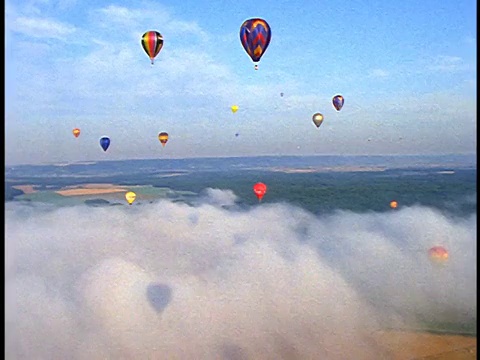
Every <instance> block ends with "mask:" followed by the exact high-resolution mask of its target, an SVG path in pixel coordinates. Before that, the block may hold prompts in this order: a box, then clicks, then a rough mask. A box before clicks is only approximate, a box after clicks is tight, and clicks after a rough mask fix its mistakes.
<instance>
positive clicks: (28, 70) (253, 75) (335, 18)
mask: <svg viewBox="0 0 480 360" xmlns="http://www.w3.org/2000/svg"><path fill="white" fill-rule="evenodd" d="M299 4H301V5H299ZM5 16H6V34H5V40H6V47H5V49H6V68H5V71H6V84H5V88H6V95H5V98H6V114H5V124H6V125H5V126H6V163H7V164H18V163H49V162H64V161H78V160H80V161H81V160H107V159H115V160H116V159H128V158H156V157H159V158H160V157H167V158H178V157H191V156H241V155H257V154H258V155H267V154H272V155H283V154H309V155H311V154H318V155H321V154H423V153H428V154H431V153H474V152H475V151H476V135H475V134H476V41H477V40H476V2H475V1H474V0H459V1H454V2H450V1H447V2H438V1H434V0H426V1H420V2H419V1H414V0H406V1H402V2H398V1H396V2H388V1H387V2H378V1H348V2H343V3H341V2H340V3H331V2H330V3H326V2H318V1H316V0H311V1H302V2H301V3H299V2H293V1H291V2H287V1H265V2H257V1H255V2H253V1H223V0H216V1H215V0H211V1H210V0H208V1H207V0H204V1H200V0H195V1H193V0H185V1H171V0H168V1H151V2H149V1H111V2H96V1H75V0H64V1H54V0H32V1H11V0H10V1H7V2H6V15H5ZM251 17H262V18H264V19H265V20H267V22H268V23H269V24H270V26H271V28H272V40H271V42H270V46H269V47H268V49H267V50H266V52H265V55H264V56H263V58H262V60H261V61H260V64H259V70H258V71H255V70H254V68H253V63H252V61H251V60H250V58H249V57H248V56H247V54H246V52H245V51H244V49H243V47H242V45H241V43H240V40H239V35H238V33H239V28H240V25H241V24H242V22H243V21H244V20H246V19H247V18H251ZM148 30H157V31H159V32H160V33H161V34H162V35H163V37H164V40H165V42H164V47H163V49H162V51H161V52H160V54H159V55H158V56H157V58H156V61H155V65H154V66H152V65H151V64H150V61H149V59H148V56H147V55H146V54H145V52H144V50H143V49H142V46H141V44H140V39H141V36H142V34H143V33H144V32H145V31H148ZM281 92H283V93H284V96H283V97H281V96H280V93H281ZM336 94H342V95H344V97H345V105H344V108H343V109H342V110H341V112H339V113H337V112H336V111H335V110H334V108H333V106H332V104H331V99H332V97H333V96H334V95H336ZM233 104H236V105H238V106H239V108H240V109H239V111H238V112H237V113H236V114H233V113H232V112H231V111H230V106H231V105H233ZM315 112H321V113H323V114H324V115H325V121H324V123H323V124H322V125H321V127H320V128H319V129H317V128H316V127H315V126H314V125H313V123H312V120H311V118H312V115H313V114H314V113H315ZM74 127H79V128H80V129H81V131H82V133H81V135H80V137H79V138H78V139H75V138H74V137H73V135H72V132H71V131H72V129H73V128H74ZM160 131H167V132H168V133H169V134H170V140H169V142H168V144H167V146H166V147H165V148H162V147H161V145H160V143H159V141H158V139H157V135H158V133H159V132H160ZM237 132H238V133H239V136H238V137H235V133H237ZM103 135H108V136H110V138H111V146H110V149H109V150H108V151H107V152H106V153H104V152H103V150H102V149H101V148H100V145H99V142H98V141H99V138H100V137H101V136H103ZM369 139H370V141H368V140H369Z"/></svg>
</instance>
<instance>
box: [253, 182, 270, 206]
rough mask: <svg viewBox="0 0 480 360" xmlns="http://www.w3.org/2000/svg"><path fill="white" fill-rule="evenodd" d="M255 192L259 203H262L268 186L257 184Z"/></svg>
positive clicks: (254, 187) (254, 186)
mask: <svg viewBox="0 0 480 360" xmlns="http://www.w3.org/2000/svg"><path fill="white" fill-rule="evenodd" d="M253 192H254V193H255V195H257V198H258V201H262V198H263V196H264V195H265V193H266V192H267V185H265V184H264V183H261V182H259V183H256V184H255V185H253Z"/></svg>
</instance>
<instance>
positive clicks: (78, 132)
mask: <svg viewBox="0 0 480 360" xmlns="http://www.w3.org/2000/svg"><path fill="white" fill-rule="evenodd" d="M72 133H73V136H75V137H76V138H78V137H79V136H80V129H79V128H75V129H73V130H72Z"/></svg>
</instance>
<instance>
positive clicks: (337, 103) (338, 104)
mask: <svg viewBox="0 0 480 360" xmlns="http://www.w3.org/2000/svg"><path fill="white" fill-rule="evenodd" d="M344 101H345V99H344V98H343V96H342V95H335V96H334V97H333V99H332V103H333V107H334V108H335V109H336V110H337V111H340V110H341V109H342V107H343V103H344Z"/></svg>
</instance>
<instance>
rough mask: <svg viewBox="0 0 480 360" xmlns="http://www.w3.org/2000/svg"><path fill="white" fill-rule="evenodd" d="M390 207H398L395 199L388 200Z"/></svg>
mask: <svg viewBox="0 0 480 360" xmlns="http://www.w3.org/2000/svg"><path fill="white" fill-rule="evenodd" d="M390 207H391V208H392V209H396V208H397V207H398V202H396V201H395V200H392V201H390Z"/></svg>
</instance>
